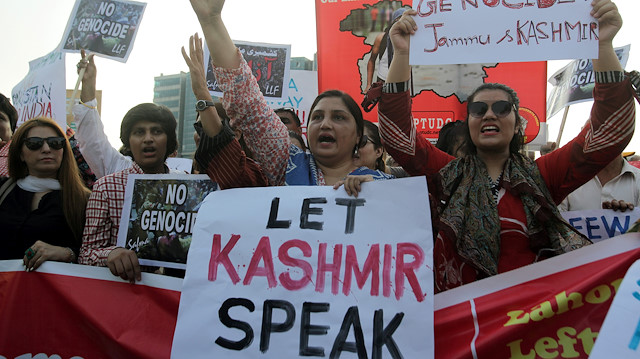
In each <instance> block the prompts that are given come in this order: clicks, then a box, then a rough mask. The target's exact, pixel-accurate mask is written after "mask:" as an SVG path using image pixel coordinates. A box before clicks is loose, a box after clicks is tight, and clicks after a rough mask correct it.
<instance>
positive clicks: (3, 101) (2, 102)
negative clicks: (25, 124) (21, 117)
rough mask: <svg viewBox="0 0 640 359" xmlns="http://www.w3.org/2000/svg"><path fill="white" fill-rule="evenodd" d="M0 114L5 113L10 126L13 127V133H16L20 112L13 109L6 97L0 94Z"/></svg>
mask: <svg viewBox="0 0 640 359" xmlns="http://www.w3.org/2000/svg"><path fill="white" fill-rule="evenodd" d="M0 112H4V113H5V114H6V115H7V117H9V124H10V125H11V132H15V130H16V124H17V123H18V111H16V108H15V107H13V105H12V104H11V102H10V101H9V99H8V98H7V97H5V95H3V94H1V93H0Z"/></svg>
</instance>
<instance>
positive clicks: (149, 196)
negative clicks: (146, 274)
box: [118, 174, 218, 269]
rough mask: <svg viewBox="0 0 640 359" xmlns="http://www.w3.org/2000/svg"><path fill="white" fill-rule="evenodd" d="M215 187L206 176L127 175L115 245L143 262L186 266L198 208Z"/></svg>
mask: <svg viewBox="0 0 640 359" xmlns="http://www.w3.org/2000/svg"><path fill="white" fill-rule="evenodd" d="M217 187H218V186H217V185H216V184H215V183H213V182H211V180H210V179H209V177H208V176H207V175H190V174H164V175H157V174H154V175H140V174H132V175H129V179H128V180H127V187H126V189H125V195H124V206H123V208H122V218H121V220H120V229H119V230H118V246H120V247H123V248H126V249H130V250H132V251H134V252H136V254H137V255H138V258H139V260H140V264H142V265H151V266H161V267H169V268H178V269H185V268H186V264H185V263H186V261H187V252H189V246H190V245H191V238H192V237H191V236H192V233H193V226H194V224H195V222H196V217H197V212H198V209H199V208H200V205H201V203H202V201H203V200H204V198H205V197H206V196H207V195H208V194H209V193H211V192H213V191H215V190H216V189H217Z"/></svg>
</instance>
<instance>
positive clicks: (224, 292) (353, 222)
mask: <svg viewBox="0 0 640 359" xmlns="http://www.w3.org/2000/svg"><path fill="white" fill-rule="evenodd" d="M416 196H417V197H418V198H426V197H427V188H426V181H425V180H424V177H412V178H403V179H398V180H391V181H380V182H370V183H365V184H364V185H363V186H362V191H361V192H360V194H359V196H358V198H354V197H352V196H348V195H347V194H346V192H345V191H344V189H343V188H340V189H338V190H334V189H333V188H331V187H327V186H313V187H310V186H288V187H267V188H243V189H230V190H224V191H216V192H213V193H212V194H211V195H209V196H208V197H207V198H206V199H205V201H204V203H203V205H202V207H201V208H200V212H199V213H198V220H197V222H196V228H195V229H194V233H193V236H194V237H193V242H192V244H191V246H192V248H191V250H190V251H189V258H188V266H187V273H186V276H185V279H184V284H183V287H182V297H181V301H180V309H179V314H178V323H177V325H176V331H175V335H174V340H173V347H172V357H174V358H205V357H206V358H210V357H221V358H222V357H224V358H232V357H233V358H256V357H259V356H263V355H264V356H265V357H270V358H297V357H304V356H328V357H330V358H337V357H341V356H342V357H344V356H349V357H356V356H357V357H360V358H364V357H371V358H382V357H385V358H389V357H391V358H402V357H405V358H417V357H421V358H430V357H432V356H433V270H432V268H433V265H432V248H433V244H432V243H433V240H432V234H431V224H430V221H429V218H430V217H429V207H428V201H425V200H420V201H416V200H415V199H416ZM407 203H411V206H408V205H406V204H407ZM383 218H384V219H385V221H381V219H383ZM399 234H401V235H399ZM353 353H356V354H353Z"/></svg>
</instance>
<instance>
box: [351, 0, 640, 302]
mask: <svg viewBox="0 0 640 359" xmlns="http://www.w3.org/2000/svg"><path fill="white" fill-rule="evenodd" d="M415 14H416V12H415V11H413V10H411V11H408V12H406V13H405V15H404V16H403V17H402V18H401V20H400V21H399V22H398V23H397V24H396V25H394V27H393V29H392V30H391V35H390V36H391V41H392V42H393V47H394V49H395V53H394V58H393V61H392V63H391V67H390V70H389V76H388V78H387V83H386V84H384V86H382V89H380V87H379V86H380V85H378V86H377V88H376V86H374V88H373V89H372V90H371V92H370V93H369V95H368V96H370V97H374V96H373V95H374V94H375V93H376V91H377V94H378V95H379V96H380V101H379V122H380V126H381V133H382V135H383V142H384V144H385V147H386V149H387V151H389V153H390V155H391V156H393V158H394V159H396V160H397V161H398V163H399V164H400V165H402V167H403V168H404V169H405V170H406V171H407V172H408V173H409V174H411V175H426V176H427V180H428V182H429V189H430V191H431V194H432V195H433V196H434V197H435V198H436V199H437V201H436V202H437V204H438V205H437V207H438V208H437V213H436V214H435V215H434V227H435V228H436V230H437V231H436V232H437V238H436V241H435V245H434V267H435V268H434V270H435V272H436V275H435V285H436V290H437V291H443V290H447V289H450V288H453V287H457V286H460V285H463V284H466V283H470V282H473V281H476V280H479V279H482V278H485V277H489V276H492V275H495V274H498V273H503V272H506V271H509V270H512V269H516V268H519V267H522V266H525V265H528V264H531V263H534V262H536V261H537V260H539V259H542V258H546V257H550V256H553V255H556V254H561V253H564V252H567V251H571V250H573V249H576V248H580V247H582V246H584V245H587V244H589V241H588V240H587V239H586V238H584V237H582V236H581V235H580V234H579V233H577V232H576V231H575V230H574V229H573V228H572V227H570V226H569V225H568V224H567V223H566V222H565V221H564V220H563V219H562V218H561V217H560V214H559V212H558V210H557V208H556V205H557V204H558V203H560V201H562V199H563V198H564V197H565V196H566V195H567V194H568V193H570V192H571V191H573V190H574V189H576V188H577V187H579V186H580V185H582V184H583V183H584V182H586V181H587V180H589V179H590V178H592V177H593V176H594V175H595V174H596V173H598V171H600V170H601V169H602V168H603V167H604V166H606V165H607V163H609V162H610V161H611V160H612V159H613V158H615V157H616V156H617V155H619V154H620V152H621V151H622V150H623V149H624V148H625V147H626V145H627V144H628V143H629V140H630V139H631V136H632V135H633V130H634V125H635V122H634V120H635V106H634V102H633V89H632V87H631V84H630V81H629V79H627V78H626V76H625V73H624V72H623V70H622V68H621V66H620V62H619V61H618V58H617V57H616V55H615V53H614V51H613V46H612V40H613V38H614V36H615V34H616V33H617V32H618V30H619V29H620V27H621V25H622V18H621V17H620V14H619V13H618V11H617V8H616V6H615V5H614V4H613V3H612V2H611V1H610V0H595V1H594V2H593V10H592V13H591V14H592V15H593V16H594V17H595V18H596V19H597V20H598V22H599V26H600V32H599V36H600V37H599V58H598V59H597V60H594V61H593V67H594V70H595V71H596V87H595V90H594V101H595V102H594V105H593V108H592V111H591V117H590V119H589V120H588V121H587V125H586V126H585V127H584V129H583V130H582V132H581V133H580V134H579V135H578V136H577V137H576V138H574V139H573V140H572V141H571V142H569V143H568V144H567V145H565V146H564V147H562V148H560V149H558V150H556V151H554V152H552V153H550V154H548V155H545V156H542V157H541V158H539V159H538V160H536V161H533V160H530V159H528V158H527V157H526V156H524V155H523V154H522V153H521V149H522V146H523V140H522V137H523V134H522V121H523V119H522V118H521V117H520V116H519V115H518V109H519V100H518V96H517V94H516V93H515V91H513V90H512V89H511V88H509V87H508V86H506V85H503V84H490V83H486V84H483V85H481V86H480V87H479V88H477V89H476V90H475V91H474V92H473V93H472V94H471V95H470V96H469V98H468V104H467V110H468V116H467V122H468V125H469V126H468V130H467V133H466V137H467V139H466V141H467V145H468V146H467V147H468V149H469V152H468V154H467V155H466V156H464V157H462V158H458V159H456V158H455V157H453V156H450V155H448V154H446V153H444V152H442V151H440V150H438V149H437V148H435V147H434V146H433V145H431V144H430V143H429V142H428V141H426V140H424V139H423V138H421V137H420V136H418V135H416V129H415V127H414V125H413V121H412V120H411V97H410V94H409V92H408V80H409V77H410V66H409V37H410V34H413V33H415V31H416V30H417V27H416V24H415V21H414V19H413V16H414V15H415ZM381 90H382V91H381ZM371 99H372V98H369V100H371ZM362 180H363V179H362V178H360V177H350V178H348V179H347V183H346V186H347V187H350V186H353V185H354V184H358V183H360V182H361V181H362Z"/></svg>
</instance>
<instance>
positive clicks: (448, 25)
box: [409, 0, 598, 65]
mask: <svg viewBox="0 0 640 359" xmlns="http://www.w3.org/2000/svg"><path fill="white" fill-rule="evenodd" d="M413 8H414V9H415V10H416V11H417V12H418V14H417V15H416V16H415V17H414V19H415V21H416V24H417V26H418V31H416V33H415V35H414V36H412V38H411V52H410V54H409V62H410V63H411V64H412V65H439V64H466V63H469V64H473V63H482V62H496V61H501V62H516V61H540V60H557V59H576V58H578V59H579V58H595V57H598V22H597V21H596V20H595V19H594V18H593V17H591V15H590V12H591V2H589V1H574V0H571V1H557V2H556V1H555V0H553V1H542V0H539V1H537V2H535V1H529V0H527V1H513V2H507V1H502V2H500V1H496V0H491V1H488V0H484V1H478V0H463V1H449V0H437V1H436V0H416V1H414V2H413ZM495 19H499V21H495Z"/></svg>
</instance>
